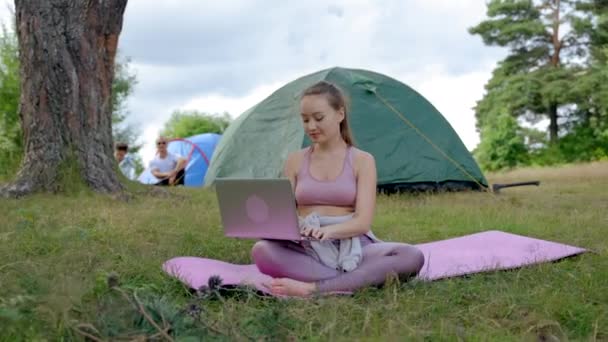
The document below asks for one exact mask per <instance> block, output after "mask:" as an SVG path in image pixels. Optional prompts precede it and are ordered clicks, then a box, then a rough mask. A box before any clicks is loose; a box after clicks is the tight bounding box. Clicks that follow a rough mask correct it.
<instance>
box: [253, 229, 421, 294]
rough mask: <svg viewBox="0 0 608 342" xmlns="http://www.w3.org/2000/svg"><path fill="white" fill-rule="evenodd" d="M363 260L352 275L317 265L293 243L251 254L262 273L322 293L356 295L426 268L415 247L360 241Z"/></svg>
mask: <svg viewBox="0 0 608 342" xmlns="http://www.w3.org/2000/svg"><path fill="white" fill-rule="evenodd" d="M361 245H362V247H363V260H362V262H361V264H359V267H357V268H356V269H355V270H353V271H351V272H346V273H345V272H340V271H338V270H334V269H332V268H329V267H327V266H325V265H323V264H322V263H320V262H318V261H316V260H315V259H313V258H312V257H311V256H309V255H308V254H306V253H305V252H304V248H303V247H302V246H300V245H299V244H297V243H295V242H292V241H280V240H261V241H258V242H256V244H255V245H254V246H253V249H252V251H251V254H252V256H253V260H254V261H255V264H256V265H257V266H258V269H259V270H260V272H262V273H264V274H267V275H269V276H271V277H275V278H291V279H294V280H299V281H304V282H316V285H317V290H318V291H319V292H321V293H327V292H334V291H354V290H356V289H359V288H362V287H364V286H369V285H381V284H383V283H384V281H385V280H386V277H387V276H388V275H389V274H396V275H399V276H406V277H407V276H412V275H415V274H417V273H418V272H419V271H420V269H421V268H422V265H423V264H424V255H423V254H422V252H421V251H420V250H418V249H417V248H416V247H414V246H411V245H408V244H404V243H394V242H375V243H374V242H372V241H371V239H369V238H368V237H367V236H365V237H361Z"/></svg>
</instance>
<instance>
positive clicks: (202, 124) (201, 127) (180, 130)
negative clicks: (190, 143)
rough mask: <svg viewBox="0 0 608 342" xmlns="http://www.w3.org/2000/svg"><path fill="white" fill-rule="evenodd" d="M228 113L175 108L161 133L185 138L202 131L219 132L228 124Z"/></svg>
mask: <svg viewBox="0 0 608 342" xmlns="http://www.w3.org/2000/svg"><path fill="white" fill-rule="evenodd" d="M230 121H231V119H230V115H229V114H228V113H223V114H222V115H217V114H215V115H212V114H207V113H203V112H199V111H196V110H188V111H180V110H176V111H174V112H173V113H172V114H171V118H170V119H169V120H168V121H167V122H166V123H165V127H164V129H163V130H162V132H161V134H162V135H163V136H166V137H172V138H186V137H190V136H193V135H196V134H202V133H217V134H221V133H223V132H224V130H225V129H226V128H227V127H228V125H229V124H230Z"/></svg>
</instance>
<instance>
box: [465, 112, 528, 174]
mask: <svg viewBox="0 0 608 342" xmlns="http://www.w3.org/2000/svg"><path fill="white" fill-rule="evenodd" d="M481 132H482V134H483V135H484V137H485V139H484V140H483V141H481V143H480V144H479V146H478V147H477V149H476V151H475V152H474V154H475V157H476V158H477V160H478V162H479V164H480V166H481V167H482V168H483V169H485V170H488V171H494V170H500V169H504V168H513V167H515V166H517V165H518V164H520V163H521V162H522V161H524V160H525V158H526V156H527V150H526V146H525V144H524V138H523V137H522V135H521V134H520V132H519V130H518V125H517V121H516V120H515V119H514V118H513V117H512V116H510V115H509V114H508V113H503V114H501V115H499V116H498V117H497V118H496V120H495V121H493V122H492V123H489V124H487V125H486V126H484V127H483V128H482V130H481Z"/></svg>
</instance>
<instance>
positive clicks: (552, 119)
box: [549, 103, 558, 144]
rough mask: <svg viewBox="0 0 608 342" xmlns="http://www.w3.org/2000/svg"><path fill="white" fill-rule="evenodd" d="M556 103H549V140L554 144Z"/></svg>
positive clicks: (556, 129)
mask: <svg viewBox="0 0 608 342" xmlns="http://www.w3.org/2000/svg"><path fill="white" fill-rule="evenodd" d="M557 133H558V126H557V104H555V103H552V104H550V105H549V142H550V143H551V144H555V143H556V142H557Z"/></svg>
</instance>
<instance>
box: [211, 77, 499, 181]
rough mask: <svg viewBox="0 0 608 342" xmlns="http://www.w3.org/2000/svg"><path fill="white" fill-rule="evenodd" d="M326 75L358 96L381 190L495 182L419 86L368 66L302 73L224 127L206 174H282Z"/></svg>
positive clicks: (364, 142) (354, 118) (362, 130)
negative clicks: (310, 92) (303, 108)
mask: <svg viewBox="0 0 608 342" xmlns="http://www.w3.org/2000/svg"><path fill="white" fill-rule="evenodd" d="M321 80H326V81H328V82H332V83H334V84H336V85H338V86H339V87H340V88H341V89H342V90H344V91H345V93H346V95H347V96H348V97H349V99H350V103H351V106H350V112H349V120H350V126H351V129H352V132H353V135H354V140H355V145H356V146H357V147H359V148H360V149H362V150H365V151H367V152H370V153H371V154H372V155H373V156H374V158H375V159H376V166H377V172H378V189H379V190H380V191H385V192H389V193H390V192H395V191H402V190H431V189H432V190H436V189H440V190H460V189H475V190H479V189H482V188H485V187H487V181H486V179H485V177H484V176H483V174H482V172H481V171H480V169H479V167H478V166H477V163H476V162H475V160H474V159H473V158H472V156H471V154H470V153H469V152H468V151H467V149H466V147H465V146H464V144H463V143H462V141H461V140H460V138H459V137H458V135H457V134H456V133H455V132H454V130H453V129H452V127H451V126H450V124H449V123H448V122H447V121H446V120H445V118H444V117H443V116H442V115H441V114H440V113H439V111H437V109H435V107H433V105H432V104H430V103H429V102H428V101H427V100H426V99H424V98H423V97H422V96H421V95H420V94H418V93H417V92H416V91H414V90H413V89H411V88H410V87H408V86H407V85H405V84H403V83H401V82H399V81H397V80H395V79H392V78H390V77H387V76H384V75H381V74H378V73H375V72H371V71H366V70H357V69H346V68H330V69H325V70H321V71H319V72H316V73H313V74H310V75H307V76H304V77H301V78H298V79H296V80H295V81H292V82H290V83H288V84H287V85H285V86H283V87H282V88H280V89H278V90H277V91H275V92H274V93H273V94H272V95H270V96H269V97H267V98H266V99H264V100H263V101H262V102H260V103H258V104H257V105H255V106H254V107H252V108H250V109H249V110H247V111H246V112H244V113H243V114H241V115H240V116H239V117H238V118H237V119H236V120H235V121H234V122H233V123H232V124H231V125H230V126H229V127H228V128H227V129H226V131H225V132H224V134H223V137H222V139H221V140H220V142H219V144H218V146H217V148H216V150H215V152H214V154H213V158H212V160H211V165H210V167H209V170H208V171H207V174H206V176H205V185H206V186H210V185H213V183H214V180H215V179H216V178H220V177H222V178H223V177H234V178H276V177H280V176H281V174H282V170H283V163H284V162H285V160H286V158H287V155H288V154H289V153H290V152H292V151H295V150H298V149H301V148H302V147H306V146H308V145H309V144H310V140H309V139H308V137H307V136H306V135H305V133H304V130H303V127H302V123H301V119H300V115H299V99H300V95H301V93H302V91H303V90H304V89H306V88H307V87H309V86H310V85H312V84H314V83H316V82H318V81H321Z"/></svg>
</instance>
